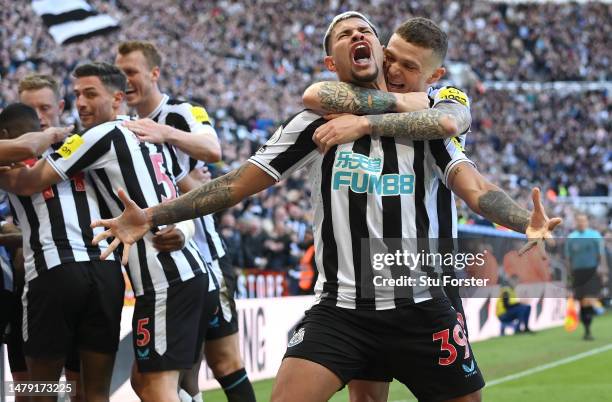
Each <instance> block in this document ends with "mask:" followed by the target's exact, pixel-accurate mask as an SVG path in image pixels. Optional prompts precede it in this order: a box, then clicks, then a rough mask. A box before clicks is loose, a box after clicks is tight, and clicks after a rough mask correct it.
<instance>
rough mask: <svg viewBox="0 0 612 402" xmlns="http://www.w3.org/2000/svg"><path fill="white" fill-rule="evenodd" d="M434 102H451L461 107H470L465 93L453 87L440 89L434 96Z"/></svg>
mask: <svg viewBox="0 0 612 402" xmlns="http://www.w3.org/2000/svg"><path fill="white" fill-rule="evenodd" d="M436 98H437V99H436V100H451V101H456V102H459V103H461V104H462V105H463V106H467V107H470V101H469V100H468V97H467V95H466V94H465V92H463V91H461V90H460V89H457V88H453V87H444V88H442V89H440V92H438V94H437V96H436Z"/></svg>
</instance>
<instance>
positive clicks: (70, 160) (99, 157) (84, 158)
mask: <svg viewBox="0 0 612 402" xmlns="http://www.w3.org/2000/svg"><path fill="white" fill-rule="evenodd" d="M47 161H48V162H49V164H50V165H51V166H52V167H53V168H54V169H55V170H56V171H57V173H58V174H59V175H60V176H61V177H62V178H64V179H67V178H68V177H71V176H73V175H75V174H77V173H79V172H88V173H89V174H90V175H91V177H92V179H93V182H94V183H95V185H96V187H97V189H98V190H99V192H100V194H101V195H102V197H103V198H104V200H105V201H106V204H107V205H108V207H109V210H110V213H111V214H112V215H113V216H117V215H119V214H120V213H121V212H122V210H123V204H122V203H121V200H120V199H119V197H118V196H117V190H118V189H119V188H123V189H124V190H125V191H126V193H127V194H128V195H129V197H130V198H131V199H132V200H134V202H136V204H138V206H139V207H140V208H148V207H152V206H155V205H158V204H159V203H161V202H164V201H166V200H171V199H173V198H175V197H176V196H177V188H176V180H177V179H179V178H180V177H182V176H183V175H184V174H186V172H182V171H181V169H180V166H175V161H174V160H173V158H172V157H171V155H170V152H169V150H168V147H167V146H165V145H163V144H151V143H147V142H140V141H139V140H138V138H137V137H136V135H134V133H132V132H131V131H129V130H128V129H126V128H125V127H124V126H123V125H121V121H119V120H115V121H111V122H107V123H104V124H100V125H99V126H96V127H94V128H92V129H90V130H88V131H86V132H85V133H84V134H83V135H81V136H73V137H70V138H69V139H68V140H66V142H65V143H64V144H63V145H62V147H61V148H60V149H59V150H58V151H57V152H55V153H53V154H51V155H49V156H48V157H47ZM173 172H177V175H178V177H175V176H174V175H173ZM158 230H159V228H152V230H151V231H149V232H148V233H147V234H146V235H145V236H144V237H143V238H142V239H141V240H139V241H138V242H137V243H136V244H135V245H134V246H133V247H132V248H131V249H130V255H129V264H128V268H129V273H130V280H131V282H132V287H133V288H134V292H135V294H136V295H137V296H140V295H142V294H143V293H144V292H149V291H153V290H154V291H160V290H163V289H166V288H168V287H169V286H171V285H172V284H174V283H178V282H181V281H186V280H189V279H191V278H193V277H194V276H196V275H200V274H202V273H205V272H206V269H205V267H204V264H203V261H202V258H201V256H200V254H199V252H198V251H197V248H196V245H195V243H193V241H191V242H189V243H188V244H187V245H186V246H185V247H184V248H183V249H182V250H178V251H173V252H158V251H157V250H156V249H155V248H154V246H153V243H152V237H153V235H154V233H155V232H157V231H158Z"/></svg>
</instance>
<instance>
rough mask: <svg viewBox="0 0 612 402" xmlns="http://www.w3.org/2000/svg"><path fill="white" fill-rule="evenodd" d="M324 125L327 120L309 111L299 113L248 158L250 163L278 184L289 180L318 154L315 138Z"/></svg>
mask: <svg viewBox="0 0 612 402" xmlns="http://www.w3.org/2000/svg"><path fill="white" fill-rule="evenodd" d="M323 124H325V119H323V118H321V117H320V116H319V115H317V114H315V113H312V112H310V111H303V112H301V113H299V114H297V115H296V116H294V117H293V118H292V119H290V120H289V121H288V122H286V124H283V125H282V126H281V127H279V128H278V130H276V132H275V133H274V134H273V135H272V137H270V139H269V140H268V141H267V142H266V143H265V144H264V145H263V146H262V147H261V148H260V149H259V150H258V151H257V153H256V154H255V155H253V156H251V157H250V158H249V162H250V163H252V164H254V165H256V166H257V167H259V168H260V169H262V170H263V171H264V172H266V173H267V174H269V175H270V176H272V177H273V178H274V180H276V181H280V180H283V179H285V178H287V177H289V176H290V175H291V174H292V173H293V172H295V171H297V170H299V169H300V168H302V167H304V166H307V165H308V164H310V163H311V162H312V161H313V160H314V159H315V158H316V157H317V156H318V155H319V152H318V151H317V146H316V145H315V143H314V142H313V141H312V136H313V134H314V132H315V130H316V129H317V128H318V127H320V126H321V125H323Z"/></svg>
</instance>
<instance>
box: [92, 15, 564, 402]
mask: <svg viewBox="0 0 612 402" xmlns="http://www.w3.org/2000/svg"><path fill="white" fill-rule="evenodd" d="M329 33H330V36H329V38H330V40H329V49H331V50H330V54H331V55H330V56H328V57H326V59H325V62H326V65H327V66H328V68H329V69H330V70H331V71H334V72H336V73H337V75H338V77H339V78H340V79H341V80H342V81H347V82H353V83H356V84H359V85H362V86H371V87H374V86H377V87H380V88H386V84H385V82H384V77H383V76H382V47H381V46H380V43H379V41H378V38H377V35H376V33H375V30H374V28H373V26H372V25H371V24H370V23H369V21H367V19H366V18H365V17H363V16H361V15H360V14H357V13H351V14H349V15H343V16H339V17H337V18H336V19H335V20H334V21H333V23H332V25H331V26H330V29H329ZM368 122H369V124H370V125H371V127H372V130H373V132H374V134H373V135H370V136H362V137H360V138H359V139H358V140H356V141H354V142H352V143H350V144H345V145H341V146H337V147H333V148H332V149H330V150H329V151H328V152H327V153H325V154H321V153H319V152H318V150H317V145H316V144H315V143H314V142H313V140H312V136H313V134H314V131H315V130H316V128H317V127H319V126H321V125H323V124H324V123H325V120H324V119H323V118H320V117H319V116H318V115H315V114H314V113H312V112H309V111H304V112H300V113H298V114H297V115H296V116H294V117H292V118H291V119H289V120H288V121H287V122H285V124H283V126H282V127H281V128H279V130H278V131H277V132H276V133H275V134H274V135H273V136H272V137H271V138H270V139H269V140H268V142H267V143H266V144H265V145H264V146H263V147H262V148H261V149H260V150H259V151H258V152H257V154H256V155H254V156H253V157H251V158H250V159H249V161H248V163H246V164H244V165H243V166H241V167H240V168H238V169H237V170H235V171H233V172H230V173H228V174H227V175H225V176H223V177H220V178H218V179H216V180H213V181H212V182H210V183H208V184H206V185H204V186H202V187H200V188H199V189H197V190H194V191H192V192H190V193H188V194H186V195H183V196H181V197H179V199H177V200H174V201H171V202H169V203H166V204H163V205H159V206H156V207H153V208H148V209H145V210H143V209H140V208H139V207H138V206H137V205H136V204H135V203H134V202H133V201H132V200H130V199H129V198H128V197H126V196H125V195H124V194H122V200H123V202H124V203H125V205H126V209H125V211H124V213H123V214H122V215H121V216H119V217H117V218H114V219H111V220H104V221H98V222H94V223H93V226H96V227H97V226H106V227H109V230H107V232H106V233H104V234H103V235H100V236H99V237H98V238H97V240H101V239H103V238H105V237H106V236H111V235H112V236H116V238H117V239H119V240H120V241H122V242H123V243H124V247H126V248H128V249H129V248H130V247H131V244H133V243H134V242H135V241H137V240H138V239H139V238H140V237H142V236H143V234H145V233H146V232H147V231H148V230H149V229H150V228H151V227H152V226H155V225H158V224H162V223H170V222H174V221H179V220H183V219H188V218H192V217H194V216H197V215H204V214H208V213H211V212H214V211H216V210H219V209H222V208H227V207H229V206H232V205H234V204H235V203H237V202H239V201H241V200H242V199H244V198H245V197H248V196H249V195H251V194H254V193H256V192H259V191H261V190H263V189H265V188H267V187H269V186H271V185H272V184H274V183H275V182H277V181H278V180H280V179H283V178H285V177H287V176H288V175H290V174H291V173H292V172H294V171H296V170H297V169H299V168H307V169H309V170H310V172H311V175H310V178H311V184H312V187H311V188H312V189H313V195H312V198H313V205H314V217H315V218H314V219H315V238H316V240H315V254H316V257H315V258H316V259H317V267H318V269H319V281H318V283H317V287H316V288H317V289H316V291H317V300H318V303H317V304H315V306H313V307H312V308H311V309H310V310H309V311H308V312H307V313H306V318H305V320H304V321H303V322H302V323H301V324H300V327H299V328H298V330H297V331H296V332H295V334H294V336H293V338H292V339H291V341H290V342H289V345H288V349H287V354H286V355H285V359H284V360H283V363H282V365H281V367H280V369H279V372H278V375H277V379H276V383H275V386H274V390H273V395H272V400H273V401H292V402H295V401H298V402H299V401H309V402H311V401H325V400H328V399H329V398H330V397H331V396H332V395H333V393H335V392H336V391H337V390H338V389H339V388H340V387H341V386H342V385H343V384H345V383H347V382H348V381H350V380H351V379H352V378H354V377H355V376H356V375H358V374H359V373H360V372H362V371H363V370H364V368H365V367H367V366H368V365H377V366H378V367H380V366H381V365H383V364H384V365H385V367H386V370H385V373H386V374H389V375H391V376H393V377H395V378H397V379H399V380H400V381H402V382H404V383H405V384H407V385H409V386H410V388H411V389H412V390H413V392H415V393H416V394H417V396H418V397H419V399H433V398H434V397H435V398H438V399H442V400H443V399H450V398H454V397H457V396H462V395H464V396H466V399H469V400H478V399H479V392H478V390H479V389H480V388H481V387H482V386H483V380H482V377H481V374H480V372H479V370H478V368H477V366H476V363H475V361H474V360H473V359H472V360H471V364H470V363H469V362H468V365H467V366H466V367H468V368H469V373H468V374H469V375H466V372H465V371H464V369H463V368H462V362H463V359H464V358H465V357H468V356H471V355H472V353H471V349H470V347H469V343H468V342H467V340H466V339H465V336H463V331H462V328H461V325H460V323H459V321H458V319H457V315H456V314H455V312H454V310H453V309H452V307H451V305H450V303H449V301H448V300H447V299H446V298H445V297H443V294H442V293H441V289H438V288H435V287H427V288H425V289H419V290H418V292H417V290H416V289H414V290H413V289H372V282H370V281H369V279H371V277H372V276H373V275H374V272H373V271H374V269H373V267H372V264H371V261H370V256H369V255H368V253H367V248H366V249H364V248H363V247H361V244H362V243H361V242H362V240H366V241H365V242H364V244H365V245H367V244H368V242H367V240H372V239H373V238H381V237H383V236H386V237H393V238H417V233H418V232H419V231H420V230H422V228H423V225H422V221H420V220H419V219H420V217H419V216H418V214H416V212H415V211H416V207H415V204H416V203H421V202H422V201H423V198H424V196H425V185H424V184H425V181H426V180H433V179H434V178H436V179H437V178H438V177H442V178H443V179H444V181H445V183H446V184H447V185H451V183H449V180H451V181H453V185H454V182H455V181H456V180H455V179H454V175H457V167H458V166H460V165H461V164H462V162H463V164H464V165H465V163H470V162H469V160H468V159H467V158H466V157H465V156H464V155H463V153H462V152H461V151H460V150H459V149H458V148H457V147H456V146H455V145H454V143H453V142H450V143H445V142H444V141H441V142H438V143H435V144H434V145H431V144H427V143H421V144H418V143H417V142H414V143H413V141H412V139H413V138H417V139H423V136H424V135H425V136H430V138H443V137H445V136H448V135H453V134H458V132H457V122H456V119H455V118H454V117H453V115H452V114H451V113H449V112H448V111H446V110H445V111H441V110H438V109H435V108H434V109H428V110H424V111H418V112H410V113H403V114H398V115H382V116H375V117H372V118H369V119H368ZM429 153H431V154H432V155H437V158H434V157H433V156H432V157H427V158H426V156H427V155H429ZM383 161H384V162H383ZM427 165H431V168H430V170H428V171H425V167H426V166H427ZM429 172H435V173H436V174H435V175H432V174H430V173H429ZM453 173H454V175H453ZM355 177H356V179H355ZM366 180H367V184H366ZM370 180H372V181H370ZM451 187H452V185H451ZM473 190H476V191H475V193H477V194H478V193H479V190H480V189H473ZM480 194H482V193H480ZM482 195H484V196H485V201H486V194H482ZM496 199H497V200H501V204H500V203H498V204H497V207H498V208H500V207H501V208H503V210H504V211H505V212H508V214H509V216H511V217H512V218H511V219H509V220H510V221H511V223H512V226H519V225H520V226H523V228H527V227H528V225H529V220H530V214H529V212H528V211H526V210H524V209H522V208H520V207H519V206H517V205H515V204H511V205H507V204H506V203H507V202H508V199H507V196H506V199H503V197H501V196H499V195H495V197H494V200H493V201H494V202H495V200H496ZM483 209H484V208H483ZM531 220H532V227H530V228H529V232H528V233H529V234H530V235H531V237H542V236H545V235H547V234H548V232H549V230H550V229H552V226H554V224H555V223H558V221H554V222H551V220H548V218H547V217H546V216H545V215H544V213H543V211H542V210H540V209H539V205H536V212H534V214H533V216H532V217H531ZM424 237H427V236H424ZM364 250H365V251H364ZM363 256H365V263H363V264H362V260H361V258H362V257H363ZM389 290H390V291H389ZM396 292H397V295H396ZM405 293H408V294H405ZM396 296H397V297H396ZM373 309H376V310H373ZM451 332H452V333H453V334H454V338H455V340H456V342H457V343H460V344H461V346H460V347H461V349H460V350H461V352H463V353H462V354H461V356H460V357H459V356H458V355H453V356H454V359H451V358H449V357H448V354H447V352H445V351H444V350H441V349H440V342H439V340H442V341H443V345H444V346H445V347H447V349H448V341H449V338H448V335H449V334H450V333H451ZM432 336H433V341H432ZM444 341H446V343H444ZM453 348H454V349H453V350H456V348H455V346H453ZM457 357H459V358H457ZM407 361H408V362H410V365H408V366H407V365H406V362H407ZM432 361H433V362H436V364H432ZM466 377H467V378H466ZM313 378H316V379H317V386H316V387H313V385H312V379H313ZM440 378H444V381H440V380H439V379H440Z"/></svg>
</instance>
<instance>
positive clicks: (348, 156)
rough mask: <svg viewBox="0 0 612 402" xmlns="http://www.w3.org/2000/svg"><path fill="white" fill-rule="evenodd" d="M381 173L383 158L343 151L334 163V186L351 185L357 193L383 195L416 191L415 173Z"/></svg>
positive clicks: (337, 187)
mask: <svg viewBox="0 0 612 402" xmlns="http://www.w3.org/2000/svg"><path fill="white" fill-rule="evenodd" d="M381 173H382V160H381V158H370V157H367V156H365V155H362V154H358V153H354V152H351V151H341V152H339V154H338V157H337V158H336V164H335V165H334V175H333V180H332V188H333V189H334V190H340V188H341V187H349V188H350V189H351V190H352V191H353V192H355V193H366V192H367V193H369V194H376V195H381V196H390V195H400V194H413V193H414V175H411V174H397V173H389V174H383V175H381Z"/></svg>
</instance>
